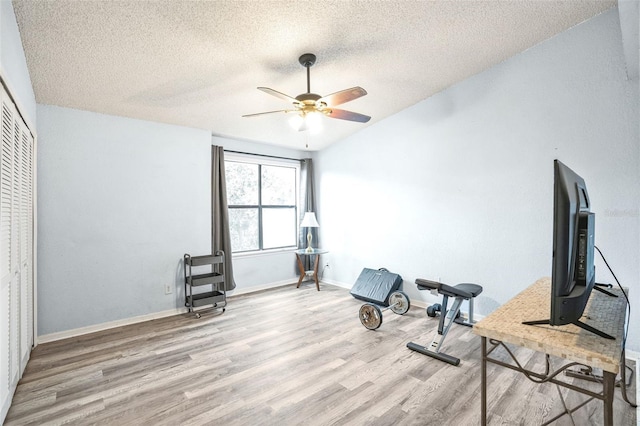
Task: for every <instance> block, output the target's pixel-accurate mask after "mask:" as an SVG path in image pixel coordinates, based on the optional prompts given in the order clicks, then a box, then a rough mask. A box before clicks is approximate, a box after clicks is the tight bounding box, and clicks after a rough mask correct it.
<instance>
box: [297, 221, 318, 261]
mask: <svg viewBox="0 0 640 426" xmlns="http://www.w3.org/2000/svg"><path fill="white" fill-rule="evenodd" d="M319 226H320V225H319V224H318V221H317V220H316V214H315V213H314V212H306V213H305V214H304V217H303V218H302V222H301V223H300V227H302V228H307V249H306V250H305V251H306V252H307V253H313V247H311V239H312V238H313V236H312V235H311V228H318V227H319Z"/></svg>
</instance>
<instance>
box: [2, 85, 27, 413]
mask: <svg viewBox="0 0 640 426" xmlns="http://www.w3.org/2000/svg"><path fill="white" fill-rule="evenodd" d="M0 94H1V95H2V97H1V99H2V158H1V162H0V165H1V169H0V177H1V182H0V189H1V191H0V231H1V234H0V268H1V269H0V277H1V278H0V279H1V289H0V318H1V321H0V407H2V406H4V405H5V403H6V399H7V398H11V396H12V395H13V390H14V389H15V386H16V385H17V383H18V380H19V379H20V377H21V375H22V372H23V371H24V368H25V366H26V363H27V360H28V359H29V354H30V353H31V348H32V346H33V340H34V334H33V331H34V327H33V320H34V310H33V284H34V283H33V160H34V159H33V153H34V150H33V136H32V134H31V132H30V131H29V130H28V128H27V126H26V125H25V124H24V122H23V121H22V118H21V117H20V115H19V114H18V112H17V110H16V108H15V106H14V104H13V103H12V102H11V99H10V98H9V96H8V95H7V94H6V92H4V89H2V93H0ZM1 418H2V417H0V419H1Z"/></svg>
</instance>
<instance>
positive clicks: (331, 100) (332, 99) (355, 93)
mask: <svg viewBox="0 0 640 426" xmlns="http://www.w3.org/2000/svg"><path fill="white" fill-rule="evenodd" d="M366 94H367V91H366V90H364V89H363V88H362V87H359V86H356V87H352V88H351V89H345V90H341V91H339V92H336V93H332V94H330V95H327V96H323V97H321V98H320V99H318V102H324V103H325V104H327V105H329V106H334V105H340V104H344V103H346V102H349V101H352V100H354V99H358V98H359V97H361V96H364V95H366Z"/></svg>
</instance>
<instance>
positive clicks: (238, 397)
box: [6, 283, 636, 425]
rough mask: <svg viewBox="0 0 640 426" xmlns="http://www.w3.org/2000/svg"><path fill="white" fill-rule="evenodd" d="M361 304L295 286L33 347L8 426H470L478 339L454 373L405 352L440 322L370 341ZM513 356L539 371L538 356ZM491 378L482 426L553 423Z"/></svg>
mask: <svg viewBox="0 0 640 426" xmlns="http://www.w3.org/2000/svg"><path fill="white" fill-rule="evenodd" d="M361 304H362V302H360V301H358V300H355V299H354V298H353V297H351V296H350V294H349V292H348V290H345V289H342V288H338V287H334V286H330V285H326V284H325V285H322V286H321V291H320V292H318V291H316V289H315V285H313V284H311V283H306V284H303V285H302V286H301V288H299V289H296V288H295V284H292V285H291V286H286V287H280V288H277V289H273V290H267V291H263V292H259V293H254V294H249V295H243V296H237V297H232V298H230V300H229V305H228V307H227V311H226V313H224V314H222V315H214V314H205V315H203V316H202V318H200V319H196V318H194V317H193V316H191V315H179V316H174V317H170V318H163V319H158V320H154V321H148V322H145V323H140V324H135V325H131V326H126V327H120V328H116V329H112V330H108V331H103V332H98V333H93V334H90V335H85V336H81V337H77V338H72V339H67V340H62V341H57V342H52V343H47V344H42V345H40V346H38V347H37V348H36V349H35V350H34V351H33V354H32V356H31V361H30V362H29V364H28V366H27V369H26V372H25V374H24V377H23V378H22V380H21V381H20V384H19V386H18V389H17V392H16V394H15V397H14V399H13V405H12V406H11V409H10V411H9V414H8V417H7V419H6V425H22V424H61V423H71V424H109V425H111V424H116V425H129V424H135V425H138V424H140V425H142V424H144V425H177V424H186V425H200V424H215V425H297V424H304V425H329V424H340V425H343V424H344V425H346V424H349V425H476V424H479V423H480V338H479V337H478V336H475V335H474V334H473V333H472V332H471V330H470V329H469V328H467V327H463V326H458V325H454V326H453V327H452V328H451V331H450V332H449V335H448V336H447V339H446V341H445V344H444V347H443V350H444V351H445V352H447V353H450V354H452V355H455V356H457V357H459V358H461V360H462V361H461V363H460V366H458V367H454V366H451V365H448V364H445V363H443V362H441V361H438V360H435V359H432V358H429V357H426V356H424V355H421V354H419V353H416V352H413V351H410V350H409V349H407V348H406V344H407V342H409V341H415V342H418V343H421V344H425V345H426V344H427V343H428V342H429V341H430V340H431V337H432V336H433V334H434V333H435V330H436V328H437V322H438V321H437V320H436V319H434V318H428V317H427V316H426V314H425V311H424V309H420V308H412V309H411V310H410V311H409V312H408V313H407V314H405V315H404V316H399V315H395V314H394V313H392V312H391V311H385V312H384V321H383V324H382V326H381V327H380V328H379V329H378V330H376V331H369V330H366V329H365V328H364V327H363V326H362V325H361V324H360V321H359V319H358V309H359V307H360V306H361ZM516 353H518V354H519V356H520V357H521V360H522V361H523V363H525V364H526V366H527V367H529V368H535V367H536V366H537V367H539V368H538V371H541V370H542V363H543V362H544V357H543V356H542V355H539V354H535V353H533V352H531V351H528V350H524V349H516ZM488 377H489V391H488V392H489V393H488V395H489V399H488V400H489V409H490V411H491V417H490V419H489V424H508V425H535V424H540V423H542V422H543V421H544V419H549V418H551V417H553V416H554V415H555V414H557V413H558V412H559V411H560V410H561V402H560V399H559V397H558V393H557V390H556V388H555V386H553V385H536V384H533V383H531V382H529V381H528V380H527V379H525V378H523V377H522V376H521V375H518V374H517V373H515V372H512V371H510V370H507V369H504V368H497V367H496V366H493V365H490V366H489V367H488ZM563 394H565V395H567V392H566V391H563ZM630 395H631V397H632V398H633V395H635V387H633V388H631V389H630ZM567 398H568V399H569V401H570V402H571V403H575V402H576V401H580V400H582V399H583V398H584V396H582V395H573V394H569V395H567ZM601 406H602V404H601V403H600V402H598V401H592V402H590V403H589V404H587V406H586V407H583V408H581V409H580V410H579V411H577V412H576V413H575V414H574V417H575V419H576V424H577V425H590V424H594V425H597V424H601V423H602V408H601ZM614 413H615V414H614V416H615V424H617V425H635V424H636V423H635V422H636V413H635V410H634V409H633V408H631V407H629V406H628V405H627V404H626V403H624V402H623V401H622V399H621V397H620V392H619V391H616V400H615V405H614ZM556 424H558V425H570V424H571V421H570V419H569V418H568V417H565V418H563V419H561V420H560V421H558V422H557V423H556Z"/></svg>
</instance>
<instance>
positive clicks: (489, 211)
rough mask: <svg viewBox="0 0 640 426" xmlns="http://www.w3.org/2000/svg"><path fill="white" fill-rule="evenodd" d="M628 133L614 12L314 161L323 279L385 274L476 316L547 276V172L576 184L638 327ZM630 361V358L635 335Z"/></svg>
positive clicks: (635, 202) (634, 136)
mask: <svg viewBox="0 0 640 426" xmlns="http://www.w3.org/2000/svg"><path fill="white" fill-rule="evenodd" d="M638 133H639V132H638V81H637V79H636V80H635V81H631V82H630V81H627V80H626V74H625V64H624V57H623V52H622V45H621V35H620V28H619V21H618V14H617V11H616V10H615V9H612V10H611V11H609V12H607V13H605V14H603V15H601V16H598V17H595V18H594V19H592V20H590V21H588V22H586V23H584V24H582V25H579V26H577V27H574V28H572V29H571V30H569V31H566V32H564V33H562V34H560V35H558V36H556V37H554V38H553V39H550V40H548V41H546V42H544V43H542V44H540V45H538V46H535V47H533V48H531V49H529V50H527V51H525V52H523V53H521V54H519V55H517V56H515V57H513V58H511V59H509V60H507V61H505V62H503V63H502V64H499V65H498V66H495V67H493V68H491V69H489V70H487V71H486V72H483V73H481V74H479V75H476V76H474V77H472V78H470V79H468V80H466V81H464V82H461V83H459V84H457V85H456V86H454V87H452V88H450V89H448V90H445V91H443V92H441V93H439V94H437V95H435V96H433V97H432V98H430V99H427V100H425V101H423V102H420V103H418V104H417V105H415V106H413V107H411V108H408V109H407V110H404V111H402V112H400V113H398V114H396V115H395V116H392V117H390V118H388V119H385V120H383V121H381V122H379V123H377V124H375V125H373V126H371V127H369V128H366V129H364V130H362V131H361V132H359V133H357V134H356V135H354V136H352V137H350V138H348V139H346V140H344V141H341V142H340V143H338V144H335V145H333V146H331V147H329V148H328V149H325V150H324V151H321V152H320V153H318V154H317V156H316V157H315V158H316V173H317V175H318V178H319V179H318V180H319V182H318V189H319V206H320V212H319V215H320V217H322V221H323V222H322V225H323V226H322V227H321V228H320V232H321V238H322V239H323V246H324V247H325V248H327V249H329V250H331V253H330V254H329V255H327V259H328V260H329V261H330V262H331V268H330V269H327V270H326V271H325V278H326V279H327V280H328V281H334V282H336V283H342V284H345V285H349V286H350V285H352V284H353V282H355V280H356V278H357V276H358V274H359V273H360V271H361V269H362V268H363V267H370V268H379V267H386V268H388V269H389V270H391V271H393V272H397V273H399V274H401V275H402V276H403V278H404V288H405V290H407V291H408V293H409V296H410V298H411V299H414V300H420V299H421V300H424V301H426V302H427V303H431V302H435V301H436V300H437V299H436V298H435V297H434V296H431V295H430V294H425V292H418V291H417V290H416V287H415V285H414V284H413V283H414V281H415V279H416V278H419V277H421V278H428V279H440V280H442V281H443V282H446V283H451V284H455V283H459V282H475V283H479V284H482V285H483V286H484V292H483V294H482V295H481V296H480V297H479V298H478V300H477V305H476V307H477V311H478V312H479V313H480V314H488V313H489V312H491V311H493V310H494V309H495V308H496V307H498V306H499V305H500V304H502V303H504V302H506V301H507V300H509V299H510V298H511V297H513V296H514V295H516V294H517V293H518V292H520V291H521V290H523V289H524V288H526V287H527V286H529V285H530V284H531V283H533V282H534V281H535V280H536V279H537V278H539V277H541V276H550V275H551V246H552V235H551V234H552V211H553V159H555V158H558V159H560V160H561V161H563V162H565V163H566V164H567V165H569V167H571V168H573V169H574V170H575V171H576V172H577V173H578V174H580V175H582V176H583V177H584V178H585V180H586V183H587V186H588V189H589V194H590V196H591V200H592V206H593V210H594V211H595V213H596V244H597V245H598V246H599V247H600V248H601V249H602V250H603V252H604V253H605V255H606V256H607V260H608V261H609V263H610V264H611V265H612V267H613V268H614V271H615V273H616V275H617V276H618V278H619V279H620V280H621V282H622V283H623V285H625V286H628V287H630V288H631V297H632V306H633V307H634V308H635V313H634V314H633V317H632V324H633V323H634V322H633V321H634V320H635V321H636V323H637V318H638V314H637V310H638V309H640V308H639V307H640V284H639V282H640V280H639V278H640V269H639V268H640V267H639V263H640V262H639V259H640V241H639V238H638V236H639V235H640V224H639V222H640V218H639V216H640V210H639V207H640V189H639V188H640V186H639V184H638V182H639V181H640V180H639V179H640V150H639V134H638ZM596 265H597V271H598V275H597V278H598V281H602V282H610V281H611V280H612V278H611V275H610V274H609V273H608V272H607V271H606V270H605V267H604V265H603V263H602V262H601V261H600V260H598V261H597V264H596ZM463 309H466V308H465V307H463ZM628 347H629V348H630V349H632V350H635V351H638V350H640V333H639V330H638V327H637V326H636V327H635V328H633V330H632V332H631V339H630V341H629V345H628Z"/></svg>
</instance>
